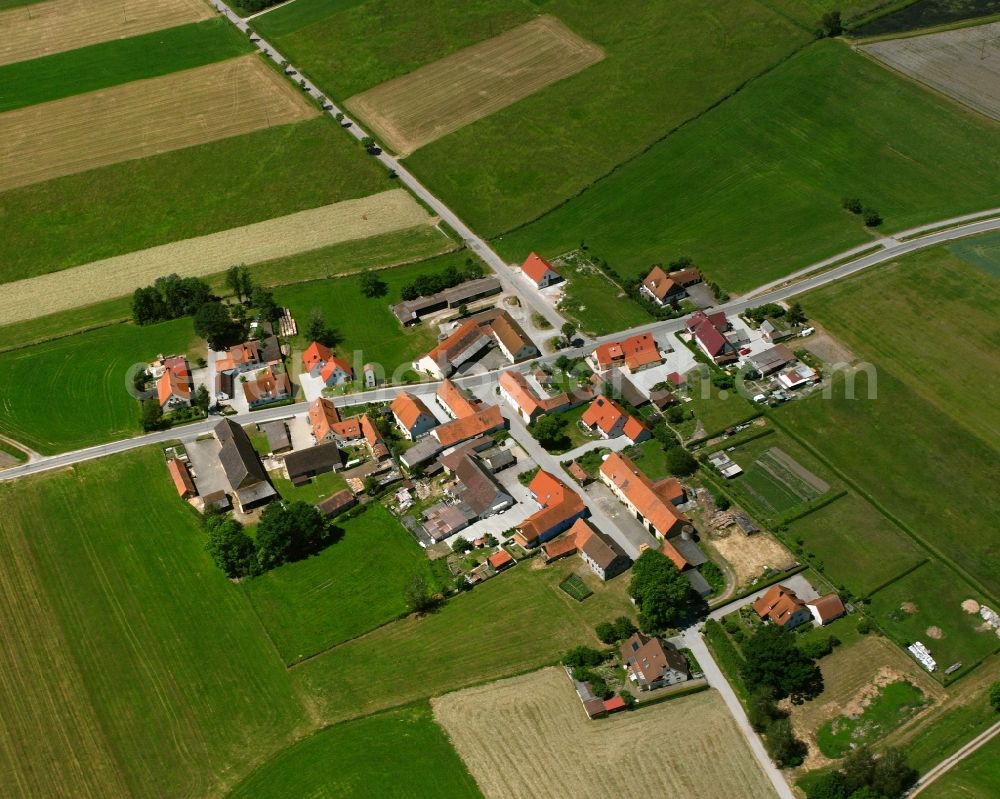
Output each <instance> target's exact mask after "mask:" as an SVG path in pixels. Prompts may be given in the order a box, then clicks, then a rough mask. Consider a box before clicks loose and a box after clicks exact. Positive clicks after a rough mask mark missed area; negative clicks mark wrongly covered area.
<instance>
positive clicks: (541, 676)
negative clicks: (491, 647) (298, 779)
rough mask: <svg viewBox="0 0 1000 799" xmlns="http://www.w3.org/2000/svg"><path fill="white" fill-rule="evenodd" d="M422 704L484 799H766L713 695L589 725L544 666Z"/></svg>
mask: <svg viewBox="0 0 1000 799" xmlns="http://www.w3.org/2000/svg"><path fill="white" fill-rule="evenodd" d="M431 704H432V706H433V708H434V717H435V718H436V719H437V722H438V723H439V724H440V725H441V726H443V727H444V728H445V731H446V732H447V733H448V736H449V737H450V738H451V742H452V745H453V746H454V747H455V749H456V750H457V751H458V754H459V755H460V756H461V757H462V759H463V760H464V761H465V765H466V766H468V768H469V771H471V772H472V776H473V777H475V778H476V782H477V783H479V788H480V790H482V792H483V795H484V796H486V797H487V798H488V799H489V797H503V799H512V798H513V797H533V799H535V798H537V797H562V796H573V797H576V798H577V799H586V798H587V797H594V798H595V799H604V797H607V796H683V797H685V799H717V797H720V796H740V797H745V799H753V798H754V797H772V796H774V791H773V789H772V788H771V785H770V783H769V782H768V780H767V779H766V778H765V776H764V774H763V772H762V771H761V769H760V766H759V765H758V764H757V762H756V760H755V759H754V757H753V755H752V754H751V752H750V749H749V747H748V746H747V744H746V740H745V739H744V738H743V736H742V734H741V733H740V731H739V730H738V728H737V727H736V723H735V722H734V721H733V719H732V717H731V716H730V715H729V712H728V710H726V707H725V705H724V704H723V703H722V699H721V698H720V697H719V695H718V694H717V693H716V692H715V691H704V692H702V693H699V694H696V695H693V696H689V697H684V698H680V699H674V700H672V701H670V702H665V703H662V704H659V705H655V706H653V707H648V708H643V709H642V710H637V711H634V712H629V713H620V714H618V715H616V716H611V717H610V718H607V719H601V720H599V721H589V720H588V719H587V715H586V713H584V710H583V707H582V706H581V704H580V700H579V699H578V698H577V695H576V692H575V691H574V690H573V686H572V684H571V683H570V681H569V680H568V679H567V677H566V675H565V673H564V672H563V671H562V669H557V668H549V669H543V670H542V671H536V672H533V673H532V674H527V675H524V676H522V677H515V678H513V679H510V680H503V681H501V682H496V683H492V684H490V685H484V686H480V687H478V688H469V689H467V690H465V691H459V692H458V693H453V694H447V695H445V696H442V697H439V698H437V699H433V700H431ZM680 730H683V734H678V731H680ZM641 741H648V742H657V741H660V742H662V741H669V742H670V745H669V747H667V746H661V747H657V746H655V745H654V746H651V747H644V746H642V745H637V742H641Z"/></svg>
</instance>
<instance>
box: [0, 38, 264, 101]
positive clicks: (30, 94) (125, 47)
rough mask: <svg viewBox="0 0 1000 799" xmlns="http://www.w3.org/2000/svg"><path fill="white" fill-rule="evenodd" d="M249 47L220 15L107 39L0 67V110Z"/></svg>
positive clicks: (161, 72) (171, 69)
mask: <svg viewBox="0 0 1000 799" xmlns="http://www.w3.org/2000/svg"><path fill="white" fill-rule="evenodd" d="M252 51H253V45H252V44H250V41H249V40H248V39H247V37H246V36H242V35H241V34H240V33H239V32H237V30H236V28H235V27H234V26H233V25H231V24H230V23H228V22H226V21H225V20H223V19H209V20H205V21H204V22H196V23H194V24H191V25H181V26H179V27H176V28H167V29H166V30H161V31H155V32H153V33H146V34H143V35H141V36H133V37H130V38H128V39H112V40H110V41H107V42H102V43H101V44H94V45H91V46H89V47H81V48H79V49H77V50H69V51H67V52H64V53H56V54H55V55H50V56H45V57H43V58H35V59H32V60H31V61H18V62H17V63H15V64H7V65H5V66H2V67H0V85H2V86H4V87H5V88H4V91H3V93H0V112H3V111H10V110H12V109H14V108H22V107H24V106H28V105H35V104H36V103H44V102H48V101H49V100H58V99H59V98H60V97H69V96H70V95H73V94H83V93H84V92H92V91H96V90H97V89H104V88H107V87H108V86H117V85H119V84H121V83H128V82H129V81H133V80H144V79H146V78H155V77H157V76H159V75H166V74H168V73H170V72H178V71H180V70H182V69H192V68H194V67H200V66H202V65H204V64H211V63H213V62H215V61H222V60H224V59H226V58H232V57H234V56H238V55H242V54H243V53H249V52H252Z"/></svg>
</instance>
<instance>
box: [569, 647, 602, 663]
mask: <svg viewBox="0 0 1000 799" xmlns="http://www.w3.org/2000/svg"><path fill="white" fill-rule="evenodd" d="M562 662H563V665H564V666H572V667H574V668H585V667H587V666H598V665H600V664H601V663H603V662H604V654H603V653H602V652H600V651H598V650H596V649H593V648H592V647H589V646H575V647H573V648H572V649H570V650H569V651H568V652H567V653H566V654H565V655H563V659H562Z"/></svg>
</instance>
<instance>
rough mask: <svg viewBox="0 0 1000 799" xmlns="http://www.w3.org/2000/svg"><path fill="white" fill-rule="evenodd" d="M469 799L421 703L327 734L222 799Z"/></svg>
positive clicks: (461, 774) (468, 785) (466, 783)
mask: <svg viewBox="0 0 1000 799" xmlns="http://www.w3.org/2000/svg"><path fill="white" fill-rule="evenodd" d="M290 796H296V797H309V799H364V798H365V797H371V796H378V797H380V798H384V799H411V797H412V799H473V798H474V797H481V796H482V794H480V792H479V789H478V788H477V787H476V782H475V780H473V779H472V777H471V776H470V774H469V772H468V769H466V767H465V764H464V763H463V762H462V760H461V758H459V756H458V755H457V754H456V752H455V750H454V749H453V748H452V746H451V744H450V743H449V741H448V736H447V735H445V733H444V731H443V730H442V729H441V728H440V727H439V726H438V725H437V723H436V722H435V721H434V717H433V715H432V714H431V709H430V707H429V706H428V705H427V704H426V703H421V704H417V705H411V706H408V707H403V708H399V709H398V710H391V711H389V712H386V713H380V714H378V715H375V716H368V717H367V718H363V719H358V720H356V721H348V722H345V723H343V724H337V725H334V726H332V727H328V728H326V729H325V730H322V731H320V732H317V733H316V734H315V735H313V736H311V737H309V738H306V739H305V740H304V741H301V742H300V743H298V744H296V745H295V746H294V747H292V748H291V749H286V750H285V751H283V752H281V753H280V754H279V755H278V756H277V757H275V758H274V759H273V760H270V761H268V762H267V763H265V764H264V765H263V766H262V767H261V768H260V769H259V770H258V771H256V772H254V774H252V775H251V776H250V777H249V778H248V779H247V780H245V781H244V782H242V783H240V785H238V786H237V787H236V789H235V790H234V791H233V792H232V793H231V794H229V799H285V797H290Z"/></svg>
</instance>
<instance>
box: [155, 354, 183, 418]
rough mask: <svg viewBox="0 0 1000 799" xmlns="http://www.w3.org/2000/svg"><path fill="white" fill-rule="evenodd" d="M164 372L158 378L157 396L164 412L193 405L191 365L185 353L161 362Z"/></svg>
mask: <svg viewBox="0 0 1000 799" xmlns="http://www.w3.org/2000/svg"><path fill="white" fill-rule="evenodd" d="M160 366H161V368H162V370H163V371H162V373H161V374H160V376H159V377H158V378H157V380H156V398H157V400H159V403H160V408H162V409H163V411H164V412H167V411H172V410H175V409H176V408H187V407H189V406H190V405H191V367H189V366H188V362H187V358H185V357H184V356H183V355H172V356H170V357H169V358H163V359H162V360H161V362H160Z"/></svg>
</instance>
